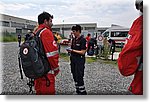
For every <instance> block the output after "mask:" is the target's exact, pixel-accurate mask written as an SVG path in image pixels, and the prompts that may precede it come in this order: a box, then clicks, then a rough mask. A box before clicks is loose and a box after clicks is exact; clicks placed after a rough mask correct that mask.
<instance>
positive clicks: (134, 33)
mask: <svg viewBox="0 0 150 102" xmlns="http://www.w3.org/2000/svg"><path fill="white" fill-rule="evenodd" d="M135 6H136V9H137V10H140V12H141V13H143V0H136V3H135ZM118 67H119V70H120V73H121V74H122V75H124V76H130V75H133V74H134V78H133V81H132V83H131V84H130V87H129V91H131V92H132V93H133V94H136V95H143V15H141V16H140V17H138V18H137V19H136V20H135V21H134V22H133V24H132V27H131V28H130V30H129V37H128V39H127V42H126V44H125V46H124V48H123V49H122V51H121V53H120V54H119V58H118Z"/></svg>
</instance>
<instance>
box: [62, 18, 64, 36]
mask: <svg viewBox="0 0 150 102" xmlns="http://www.w3.org/2000/svg"><path fill="white" fill-rule="evenodd" d="M62 34H63V37H64V20H63V27H62Z"/></svg>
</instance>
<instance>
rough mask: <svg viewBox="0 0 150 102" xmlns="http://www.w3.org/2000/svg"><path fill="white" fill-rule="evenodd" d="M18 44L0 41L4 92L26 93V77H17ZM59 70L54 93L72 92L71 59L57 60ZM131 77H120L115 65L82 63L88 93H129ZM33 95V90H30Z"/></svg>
mask: <svg viewBox="0 0 150 102" xmlns="http://www.w3.org/2000/svg"><path fill="white" fill-rule="evenodd" d="M17 45H18V44H17V43H3V44H2V47H3V57H2V61H3V62H2V63H3V74H2V79H3V80H2V83H3V84H2V93H1V94H5V95H18V94H19V95H23V94H29V88H28V86H27V85H26V83H27V79H26V78H25V76H24V79H23V80H21V79H20V73H19V67H18V59H17V54H18V46H17ZM59 65H60V73H59V74H58V75H57V77H56V85H55V86H56V94H57V95H75V94H76V93H75V86H74V81H73V78H72V75H71V71H70V62H67V61H65V60H63V59H60V61H59ZM132 78H133V76H130V77H123V76H122V75H120V73H119V71H118V68H117V66H114V65H110V64H104V63H102V61H101V60H98V61H97V62H93V63H90V64H87V63H86V65H85V76H84V80H85V87H86V90H87V93H88V94H89V95H132V94H131V93H130V92H129V91H128V90H127V88H128V86H129V84H130V83H131V81H132ZM33 94H35V93H33Z"/></svg>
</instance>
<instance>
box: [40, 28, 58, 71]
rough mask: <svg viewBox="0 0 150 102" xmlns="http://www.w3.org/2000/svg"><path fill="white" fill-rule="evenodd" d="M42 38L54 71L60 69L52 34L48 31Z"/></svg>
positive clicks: (42, 34) (45, 31) (43, 33)
mask: <svg viewBox="0 0 150 102" xmlns="http://www.w3.org/2000/svg"><path fill="white" fill-rule="evenodd" d="M40 38H41V40H42V43H43V46H44V49H45V54H46V56H47V58H48V61H49V63H50V65H51V68H52V70H55V69H58V67H59V65H58V60H59V54H58V48H57V44H56V41H55V40H54V36H53V34H52V32H51V31H50V30H49V29H46V30H44V31H43V32H42V33H41V35H40Z"/></svg>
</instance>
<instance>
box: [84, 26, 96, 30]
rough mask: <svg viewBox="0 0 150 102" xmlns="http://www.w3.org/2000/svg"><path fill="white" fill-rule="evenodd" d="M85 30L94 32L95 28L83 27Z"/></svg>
mask: <svg viewBox="0 0 150 102" xmlns="http://www.w3.org/2000/svg"><path fill="white" fill-rule="evenodd" d="M85 30H95V27H85Z"/></svg>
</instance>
